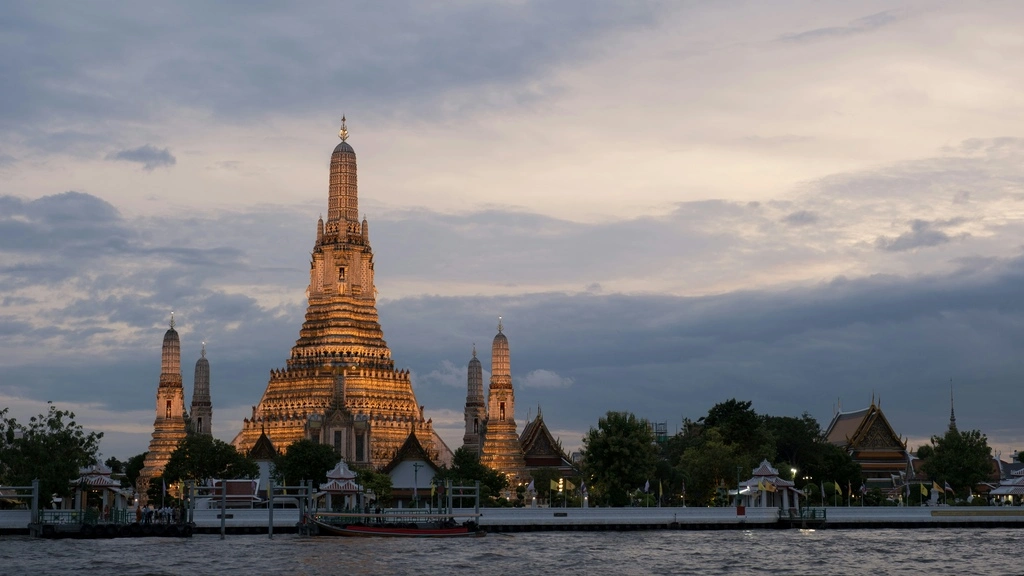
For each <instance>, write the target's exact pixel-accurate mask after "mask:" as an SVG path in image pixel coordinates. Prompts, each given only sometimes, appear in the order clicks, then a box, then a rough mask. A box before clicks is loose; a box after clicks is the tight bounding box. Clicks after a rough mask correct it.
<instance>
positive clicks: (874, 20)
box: [779, 10, 902, 42]
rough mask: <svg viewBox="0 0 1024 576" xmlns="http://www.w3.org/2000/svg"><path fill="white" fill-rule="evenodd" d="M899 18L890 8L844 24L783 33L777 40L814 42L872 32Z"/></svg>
mask: <svg viewBox="0 0 1024 576" xmlns="http://www.w3.org/2000/svg"><path fill="white" fill-rule="evenodd" d="M901 18H902V16H901V15H900V14H899V13H898V12H896V11H892V10H890V11H886V12H878V13H877V14H871V15H869V16H864V17H863V18H857V19H856V20H853V21H851V22H850V23H849V24H847V25H846V26H829V27H825V28H815V29H813V30H806V31H804V32H796V33H792V34H784V35H782V36H781V37H780V38H779V41H782V42H814V41H818V40H828V39H832V38H845V37H849V36H856V35H860V34H865V33H867V32H873V31H875V30H878V29H879V28H882V27H884V26H888V25H890V24H893V23H894V22H898V21H899V20H900V19H901Z"/></svg>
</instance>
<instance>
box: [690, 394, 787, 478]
mask: <svg viewBox="0 0 1024 576" xmlns="http://www.w3.org/2000/svg"><path fill="white" fill-rule="evenodd" d="M698 422H700V423H702V424H703V425H704V426H705V427H706V428H718V430H719V431H720V432H721V434H722V440H723V441H724V442H725V443H726V444H730V445H733V446H736V447H737V448H738V449H739V451H740V453H741V454H745V455H747V456H748V459H749V460H751V461H756V463H760V462H761V460H764V459H769V460H770V459H772V457H773V456H774V455H775V439H774V438H772V435H771V433H770V432H769V431H768V427H767V426H766V425H765V422H764V419H763V418H762V417H761V416H759V415H758V414H757V412H755V411H754V409H753V408H751V402H750V401H745V402H741V401H739V400H736V399H735V398H731V399H729V400H726V401H725V402H720V403H718V404H715V405H714V406H712V407H711V409H710V410H708V414H707V416H704V417H703V418H701V419H699V420H698Z"/></svg>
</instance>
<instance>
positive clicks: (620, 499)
mask: <svg viewBox="0 0 1024 576" xmlns="http://www.w3.org/2000/svg"><path fill="white" fill-rule="evenodd" d="M582 452H583V471H584V476H586V477H587V478H588V480H589V482H588V484H589V485H590V486H593V488H594V490H593V491H594V492H595V493H596V494H598V495H601V496H603V497H604V498H605V499H607V502H608V503H609V504H611V505H612V506H625V505H626V504H627V503H629V493H630V492H632V491H633V490H636V489H637V488H638V487H641V486H643V485H644V484H645V482H647V481H649V480H651V478H652V477H653V476H654V471H655V460H656V458H657V454H658V447H657V445H656V444H655V443H654V433H653V432H652V431H651V428H650V426H648V423H647V421H646V420H643V419H640V418H637V417H636V416H635V415H634V414H631V413H628V412H608V413H607V414H606V415H605V416H603V417H601V418H600V419H599V420H598V422H597V428H591V429H590V431H589V432H587V435H586V436H585V437H584V438H583V450H582Z"/></svg>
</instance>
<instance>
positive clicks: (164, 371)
mask: <svg viewBox="0 0 1024 576" xmlns="http://www.w3.org/2000/svg"><path fill="white" fill-rule="evenodd" d="M185 428H186V427H185V391H184V389H183V388H182V385H181V341H180V340H179V339H178V332H177V331H176V330H175V329H174V312H171V327H170V328H169V329H168V330H167V332H166V333H165V334H164V343H163V349H162V352H161V362H160V384H159V385H158V386H157V389H156V421H154V422H153V438H152V440H150V441H149V451H148V452H147V453H146V459H145V461H144V463H143V467H142V471H141V472H139V479H138V482H137V483H136V490H137V491H138V493H139V499H140V503H141V504H146V501H147V498H146V490H148V489H149V481H150V480H151V479H152V478H156V477H157V476H161V475H163V473H164V466H167V461H168V460H170V459H171V453H173V452H174V450H175V449H177V448H178V443H180V442H181V441H182V440H184V439H185Z"/></svg>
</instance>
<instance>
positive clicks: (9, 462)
mask: <svg viewBox="0 0 1024 576" xmlns="http://www.w3.org/2000/svg"><path fill="white" fill-rule="evenodd" d="M48 404H50V403H48ZM74 418H75V414H74V412H70V411H66V410H58V409H57V407H56V406H54V405H53V404H50V407H49V410H48V411H47V413H46V414H45V415H43V414H40V415H39V416H33V417H32V418H30V419H29V422H28V424H27V425H23V424H19V423H18V422H17V421H16V420H15V419H14V418H7V409H6V408H5V409H3V410H0V463H2V465H0V478H3V481H4V483H5V484H14V485H21V486H27V485H29V484H31V483H32V480H33V479H36V478H38V479H39V489H40V498H41V499H42V503H43V504H44V505H45V504H48V503H49V502H50V498H51V495H52V494H57V495H59V496H69V495H70V494H71V492H72V488H71V486H70V485H69V482H70V481H71V480H74V479H75V478H77V477H78V473H79V470H80V469H81V468H84V467H86V466H89V465H91V464H92V463H93V462H95V461H96V453H97V451H98V450H99V442H100V439H101V438H103V433H102V432H89V433H86V432H85V430H84V429H83V428H82V427H81V426H80V425H79V424H78V423H76V422H75V420H74Z"/></svg>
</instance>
